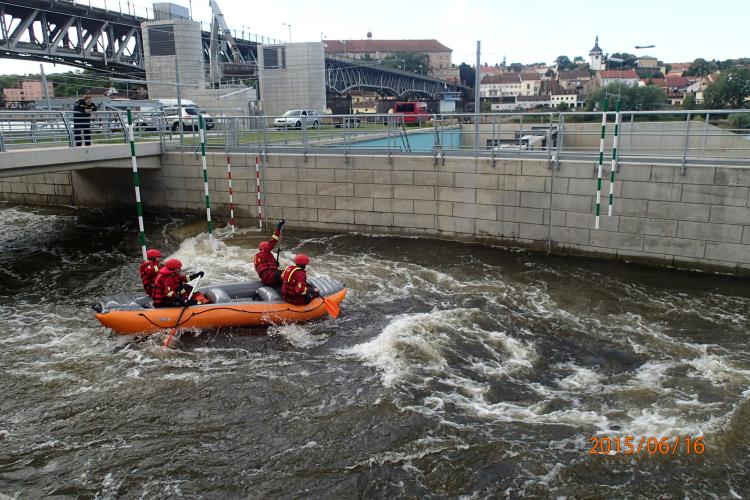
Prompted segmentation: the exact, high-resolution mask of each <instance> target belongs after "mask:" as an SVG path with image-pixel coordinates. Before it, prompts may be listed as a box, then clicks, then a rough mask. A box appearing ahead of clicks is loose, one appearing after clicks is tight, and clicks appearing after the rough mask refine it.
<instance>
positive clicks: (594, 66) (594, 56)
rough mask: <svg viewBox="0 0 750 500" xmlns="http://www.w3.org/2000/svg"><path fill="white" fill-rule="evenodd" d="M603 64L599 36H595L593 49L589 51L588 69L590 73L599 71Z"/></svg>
mask: <svg viewBox="0 0 750 500" xmlns="http://www.w3.org/2000/svg"><path fill="white" fill-rule="evenodd" d="M605 64H606V60H605V58H604V51H603V50H602V49H601V48H600V47H599V35H597V36H596V41H595V42H594V48H593V49H591V50H590V51H589V67H590V68H591V70H592V71H601V70H603V69H604V66H605Z"/></svg>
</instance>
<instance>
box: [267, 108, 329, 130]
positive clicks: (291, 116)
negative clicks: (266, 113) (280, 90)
mask: <svg viewBox="0 0 750 500" xmlns="http://www.w3.org/2000/svg"><path fill="white" fill-rule="evenodd" d="M320 118H321V114H320V113H318V112H317V111H315V110H314V109H290V110H289V111H287V112H286V113H284V114H283V115H282V116H281V117H280V118H275V119H274V120H273V126H274V127H278V128H302V124H304V125H305V127H307V128H310V127H312V128H318V126H319V125H320Z"/></svg>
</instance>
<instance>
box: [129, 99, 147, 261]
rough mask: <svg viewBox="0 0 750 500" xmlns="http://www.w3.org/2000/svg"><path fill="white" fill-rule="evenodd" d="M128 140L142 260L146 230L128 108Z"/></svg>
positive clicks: (133, 137) (144, 255)
mask: <svg viewBox="0 0 750 500" xmlns="http://www.w3.org/2000/svg"><path fill="white" fill-rule="evenodd" d="M128 140H129V141H130V163H131V165H133V184H134V185H135V209H136V212H137V213H138V231H139V233H138V239H139V241H140V243H141V253H142V254H143V260H148V259H147V257H146V232H145V230H144V229H143V204H142V203H141V179H140V177H139V176H138V161H137V160H136V156H135V134H134V132H133V113H132V112H131V111H130V109H128Z"/></svg>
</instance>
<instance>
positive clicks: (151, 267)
mask: <svg viewBox="0 0 750 500" xmlns="http://www.w3.org/2000/svg"><path fill="white" fill-rule="evenodd" d="M138 270H139V272H140V273H141V282H143V289H144V290H145V291H146V295H148V296H149V297H151V294H152V293H153V291H154V281H155V280H156V275H157V274H159V261H158V260H156V259H154V260H151V259H149V260H144V261H143V262H141V266H140V268H139V269H138Z"/></svg>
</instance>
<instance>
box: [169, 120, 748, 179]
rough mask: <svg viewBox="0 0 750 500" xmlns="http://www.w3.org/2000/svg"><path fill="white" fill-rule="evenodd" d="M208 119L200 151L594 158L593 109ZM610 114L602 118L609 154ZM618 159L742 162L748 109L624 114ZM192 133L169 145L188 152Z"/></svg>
mask: <svg viewBox="0 0 750 500" xmlns="http://www.w3.org/2000/svg"><path fill="white" fill-rule="evenodd" d="M278 118H280V117H272V116H233V117H223V116H220V117H214V118H213V122H214V123H213V125H214V129H213V131H209V133H208V134H207V147H208V148H209V149H219V150H222V151H248V152H254V153H263V154H270V153H289V154H303V155H306V154H342V155H344V156H347V155H386V156H389V157H390V156H392V155H407V154H408V155H422V156H432V157H434V158H435V160H436V161H438V160H440V159H442V158H446V157H474V158H478V157H486V158H490V159H492V160H495V159H502V158H529V159H532V158H536V159H549V160H550V161H551V162H554V163H555V165H557V166H558V167H559V164H560V162H561V161H569V160H574V161H596V159H597V158H598V154H599V139H600V135H601V119H602V113H601V112H588V113H587V112H569V113H552V112H541V113H489V114H480V115H475V114H458V113H454V114H441V115H422V116H419V115H400V114H381V115H378V114H366V115H365V114H359V115H322V116H317V117H314V118H307V119H295V120H292V121H289V120H287V121H284V122H280V121H279V120H278ZM615 119H616V113H615V112H614V111H611V112H608V113H607V127H606V137H605V145H606V147H605V149H606V155H611V151H612V146H613V137H614V128H615ZM618 135H619V145H618V157H619V161H620V162H621V163H628V162H630V163H639V162H640V163H649V162H651V163H669V164H678V165H682V166H683V167H686V166H687V165H702V164H732V165H748V166H750V110H695V111H626V112H621V113H620V116H619V125H618ZM198 141H199V138H198V133H197V132H195V131H191V132H190V133H186V134H185V136H184V142H182V143H181V144H180V143H175V142H172V143H170V146H169V147H183V148H186V149H189V148H191V147H192V148H195V147H197V145H198Z"/></svg>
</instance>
